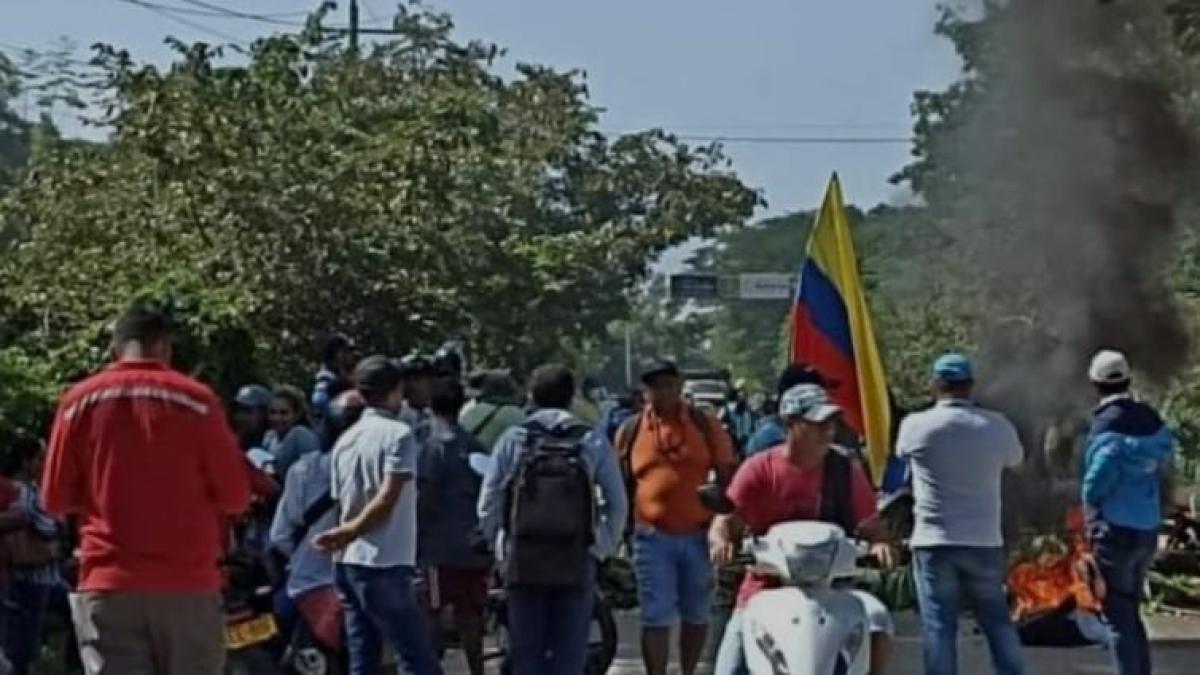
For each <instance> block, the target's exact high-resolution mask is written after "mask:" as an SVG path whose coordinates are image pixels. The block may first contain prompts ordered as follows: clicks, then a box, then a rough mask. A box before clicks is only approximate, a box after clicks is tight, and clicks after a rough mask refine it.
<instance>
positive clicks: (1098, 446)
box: [1083, 397, 1175, 531]
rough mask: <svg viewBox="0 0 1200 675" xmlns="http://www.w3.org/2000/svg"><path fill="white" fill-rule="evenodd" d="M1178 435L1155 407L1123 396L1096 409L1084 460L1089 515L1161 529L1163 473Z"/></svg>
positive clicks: (1145, 528) (1084, 478) (1150, 528)
mask: <svg viewBox="0 0 1200 675" xmlns="http://www.w3.org/2000/svg"><path fill="white" fill-rule="evenodd" d="M1174 451H1175V436H1174V434H1172V433H1171V430H1170V429H1169V428H1167V426H1166V424H1164V423H1163V421H1162V418H1161V417H1159V416H1158V413H1156V412H1154V410H1153V409H1152V408H1150V406H1148V405H1146V404H1144V403H1140V402H1138V401H1135V400H1133V399H1132V398H1128V397H1122V398H1115V399H1111V400H1107V401H1105V402H1103V403H1101V404H1100V407H1098V408H1096V411H1095V413H1094V414H1093V417H1092V428H1091V431H1090V432H1089V434H1088V440H1087V450H1086V452H1085V453H1084V465H1083V504H1084V507H1085V508H1086V510H1087V515H1088V519H1089V520H1103V521H1104V522H1106V523H1109V524H1111V525H1118V526H1121V527H1128V528H1131V529H1135V530H1144V531H1156V530H1158V528H1159V525H1160V524H1161V523H1162V497H1161V495H1160V491H1161V490H1160V488H1159V476H1160V474H1161V471H1162V469H1163V467H1164V466H1165V465H1167V463H1168V462H1169V461H1170V459H1171V455H1172V453H1173V452H1174Z"/></svg>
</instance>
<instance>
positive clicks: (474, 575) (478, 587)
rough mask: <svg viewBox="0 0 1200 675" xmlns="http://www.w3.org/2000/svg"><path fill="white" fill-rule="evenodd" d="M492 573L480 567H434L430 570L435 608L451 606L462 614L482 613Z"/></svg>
mask: <svg viewBox="0 0 1200 675" xmlns="http://www.w3.org/2000/svg"><path fill="white" fill-rule="evenodd" d="M490 575H491V572H490V571H489V570H488V569H486V568H478V567H474V568H473V567H433V568H430V570H429V580H430V587H431V588H432V589H433V590H435V591H436V593H434V594H433V595H432V597H431V598H430V601H431V602H430V604H432V605H433V607H434V608H440V607H444V606H447V605H448V606H451V607H453V608H454V609H456V610H458V611H460V612H482V611H483V607H484V605H485V604H486V603H487V596H488V578H489V577H490Z"/></svg>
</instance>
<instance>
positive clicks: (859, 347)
mask: <svg viewBox="0 0 1200 675" xmlns="http://www.w3.org/2000/svg"><path fill="white" fill-rule="evenodd" d="M790 352H791V354H790V355H791V359H792V362H793V363H806V364H808V365H810V366H812V367H814V368H816V369H817V370H819V371H820V372H821V374H822V375H823V376H825V377H826V378H827V379H830V380H833V381H834V382H836V386H834V387H833V388H832V390H831V391H830V395H831V396H832V398H833V399H834V400H835V401H836V402H837V403H838V405H840V406H841V407H842V409H843V410H844V411H845V419H846V423H847V424H848V425H849V427H850V428H851V429H852V430H853V431H854V432H855V433H857V434H859V436H860V437H861V438H862V439H863V441H864V443H865V446H866V450H867V459H868V461H869V463H870V468H871V476H872V478H873V479H874V481H875V483H876V485H878V484H879V482H880V481H881V480H882V477H883V472H884V470H885V469H886V467H887V462H888V457H889V456H890V453H891V449H890V440H891V405H890V402H889V400H888V388H887V378H886V375H885V373H884V370H883V359H882V358H881V357H880V354H879V348H878V345H877V344H876V341H875V331H874V328H873V327H872V325H871V314H870V311H869V308H868V307H867V301H866V296H865V295H864V294H863V288H862V281H861V278H860V277H859V272H858V259H857V258H856V257H855V253H854V241H853V238H852V237H851V234H850V223H849V221H848V220H847V218H846V208H845V203H844V201H843V198H842V188H841V184H840V182H839V181H838V177H837V175H836V174H835V175H834V176H833V178H832V179H831V180H830V182H829V188H828V189H827V190H826V192H825V201H824V203H823V204H822V205H821V210H820V212H818V213H817V218H816V221H815V223H814V224H813V228H812V232H811V233H810V234H809V239H808V246H807V249H806V251H805V257H804V264H803V265H802V266H801V268H800V281H799V283H798V285H797V289H796V298H795V302H794V303H793V307H792V320H791V349H790Z"/></svg>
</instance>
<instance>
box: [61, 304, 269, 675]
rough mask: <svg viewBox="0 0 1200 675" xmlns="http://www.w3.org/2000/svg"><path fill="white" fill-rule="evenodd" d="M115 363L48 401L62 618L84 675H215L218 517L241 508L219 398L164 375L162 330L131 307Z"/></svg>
mask: <svg viewBox="0 0 1200 675" xmlns="http://www.w3.org/2000/svg"><path fill="white" fill-rule="evenodd" d="M113 353H114V356H115V358H116V361H115V363H113V364H112V365H110V366H109V367H108V368H106V369H105V370H104V371H102V372H100V373H98V374H96V375H94V376H92V377H90V378H88V379H87V380H84V381H83V382H81V383H79V384H78V385H76V386H74V387H72V388H71V390H70V391H68V392H67V393H66V395H65V396H63V398H62V400H61V401H60V402H59V407H58V414H57V416H56V418H55V420H54V429H53V431H52V432H51V435H50V449H49V457H48V458H47V462H46V469H45V474H44V476H43V481H42V496H43V499H44V501H45V503H46V509H47V511H49V512H50V513H51V514H52V515H54V516H57V517H60V518H62V517H66V516H75V517H76V518H78V521H79V525H80V531H81V535H82V545H81V549H82V553H81V560H80V573H79V588H78V595H76V596H74V597H73V598H72V610H73V613H74V617H75V623H76V628H77V632H78V634H79V642H80V653H81V656H82V660H83V664H84V668H85V669H86V670H87V672H88V674H89V675H109V674H119V675H142V674H143V673H144V674H146V675H220V673H221V672H222V670H223V668H224V656H225V646H224V632H223V628H224V619H223V615H222V611H221V597H220V589H221V574H220V570H219V568H218V562H219V559H220V557H221V555H222V553H223V550H222V542H223V541H224V539H225V538H224V533H223V525H222V523H223V522H226V521H227V519H228V518H230V517H232V516H236V515H238V514H240V513H242V512H243V511H245V509H246V507H247V506H248V504H249V502H250V485H249V472H248V471H247V469H246V463H245V460H244V459H243V457H242V453H241V451H240V450H239V449H238V445H237V440H236V439H235V437H234V435H233V432H232V431H231V430H230V428H229V426H228V423H227V422H226V420H225V415H224V412H223V409H222V407H221V403H220V401H219V400H218V399H217V397H216V396H215V395H214V394H213V392H212V391H211V390H209V389H208V387H206V386H204V385H203V384H201V383H199V382H197V381H195V380H193V379H191V378H189V377H187V376H185V375H183V374H181V373H179V372H176V371H174V370H172V369H171V368H170V365H169V364H170V361H171V327H170V322H169V320H168V319H167V317H166V316H165V315H163V314H162V313H160V312H158V311H155V310H151V309H146V308H134V309H131V310H130V311H129V312H127V313H126V314H125V315H124V316H122V317H121V318H120V319H119V320H118V321H117V325H116V330H115V332H114V336H113Z"/></svg>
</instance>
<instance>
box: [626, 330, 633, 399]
mask: <svg viewBox="0 0 1200 675" xmlns="http://www.w3.org/2000/svg"><path fill="white" fill-rule="evenodd" d="M631 323H632V321H630V320H629V319H626V320H625V388H626V389H633V329H632V326H631V325H630V324H631Z"/></svg>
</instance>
